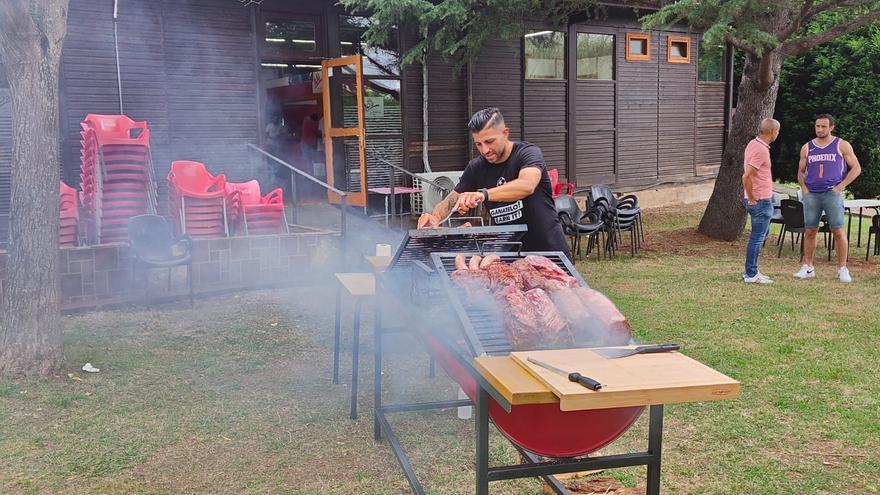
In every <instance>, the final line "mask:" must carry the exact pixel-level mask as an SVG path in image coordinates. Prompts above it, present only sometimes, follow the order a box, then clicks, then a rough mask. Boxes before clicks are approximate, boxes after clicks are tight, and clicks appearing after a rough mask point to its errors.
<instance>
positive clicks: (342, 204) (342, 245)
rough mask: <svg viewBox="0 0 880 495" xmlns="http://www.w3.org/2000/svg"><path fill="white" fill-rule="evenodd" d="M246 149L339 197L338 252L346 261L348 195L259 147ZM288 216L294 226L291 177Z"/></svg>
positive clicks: (295, 218)
mask: <svg viewBox="0 0 880 495" xmlns="http://www.w3.org/2000/svg"><path fill="white" fill-rule="evenodd" d="M247 148H248V150H253V151H256V152H258V153H260V154H262V155H263V156H265V157H266V158H269V159H270V160H272V161H274V162H275V163H276V164H279V165H283V166H285V167H287V169H288V170H290V171H291V172H295V173H296V174H298V175H300V176H302V177H305V178H306V179H308V180H310V181H312V182H314V183H315V184H318V185H319V186H321V187H323V188H324V189H326V190H328V191H331V192H333V193H335V194H338V195H339V217H340V223H339V236H340V240H339V250H340V252H341V253H342V254H343V257H342V258H343V260H348V258H349V257H348V256H345V249H346V242H345V241H346V233H347V231H348V229H347V228H346V225H345V224H346V221H345V210H346V209H347V208H348V193H347V192H345V191H342V190H339V189H336V188H335V187H333V186H331V185H330V184H327V183H326V182H324V181H322V180H321V179H318V178H317V177H315V176H313V175H310V174H307V173H306V172H303V171H302V170H300V169H298V168H296V167H294V166H293V165H291V164H289V163H287V162H286V161H284V160H282V159H281V158H278V157H277V156H275V155H273V154H271V153H269V152H267V151H266V150H264V149H262V148H260V147H257V146H254V145H253V144H251V143H248V145H247ZM290 216H291V217H292V218H291V221H292V222H293V223H294V224H296V222H297V220H298V215H297V211H296V177H294V176H293V175H291V176H290ZM285 223H287V219H286V218H285ZM343 263H345V264H347V261H343Z"/></svg>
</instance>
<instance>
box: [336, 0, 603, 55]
mask: <svg viewBox="0 0 880 495" xmlns="http://www.w3.org/2000/svg"><path fill="white" fill-rule="evenodd" d="M339 3H340V4H341V5H342V6H343V7H345V8H346V9H348V10H350V11H351V12H353V13H355V14H361V15H368V16H369V17H370V21H371V23H370V28H369V29H368V30H367V31H366V33H365V34H364V38H365V40H366V41H367V42H368V43H373V44H382V43H385V42H386V41H387V40H388V39H390V37H391V36H392V35H393V32H394V30H395V29H396V27H397V26H405V27H406V28H407V29H410V30H412V32H413V33H418V34H419V35H418V36H416V37H415V38H417V40H418V41H417V42H416V43H415V44H414V45H413V46H412V47H410V49H409V50H408V51H407V52H406V53H404V54H403V56H402V57H401V63H402V64H404V65H405V64H409V63H412V62H420V61H422V60H423V59H424V55H425V53H426V51H430V52H433V53H440V54H442V55H444V56H447V57H449V58H454V59H458V60H459V61H465V60H472V59H473V58H474V57H476V55H477V54H478V53H479V51H480V48H481V47H482V45H483V43H485V42H486V41H488V40H492V39H511V38H516V37H519V36H522V35H523V34H524V33H525V32H526V25H525V20H526V19H529V18H536V19H541V20H545V19H548V18H549V19H550V20H551V21H552V23H553V24H555V25H557V26H564V25H565V23H566V21H567V19H568V16H569V15H570V14H572V13H574V12H584V11H587V10H588V9H589V8H590V7H592V6H594V5H595V3H596V2H595V0H491V1H486V2H482V1H475V0H438V1H428V0H340V2H339ZM601 12H602V10H601V9H597V14H601ZM424 33H430V36H427V37H425V36H423V34H424Z"/></svg>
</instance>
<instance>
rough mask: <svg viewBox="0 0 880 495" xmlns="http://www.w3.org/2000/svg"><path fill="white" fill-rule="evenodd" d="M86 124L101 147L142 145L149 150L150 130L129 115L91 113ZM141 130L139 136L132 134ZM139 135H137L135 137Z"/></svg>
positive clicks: (86, 119) (144, 123) (143, 123)
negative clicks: (136, 130)
mask: <svg viewBox="0 0 880 495" xmlns="http://www.w3.org/2000/svg"><path fill="white" fill-rule="evenodd" d="M85 123H86V124H88V125H89V127H90V128H91V129H92V130H93V131H94V133H95V137H96V139H97V141H98V144H99V145H101V146H105V145H112V144H121V145H127V146H131V145H141V146H145V147H147V148H149V146H150V129H149V128H148V127H147V123H146V122H135V121H133V120H131V119H130V118H129V117H128V116H127V115H99V114H93V113H90V114H88V115H86V118H85ZM135 129H140V131H139V134H138V133H137V132H132V131H133V130H135ZM135 134H137V135H135Z"/></svg>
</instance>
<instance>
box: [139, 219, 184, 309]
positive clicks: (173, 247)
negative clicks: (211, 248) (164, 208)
mask: <svg viewBox="0 0 880 495" xmlns="http://www.w3.org/2000/svg"><path fill="white" fill-rule="evenodd" d="M128 242H129V246H130V248H131V257H132V270H131V278H132V280H134V278H135V273H136V272H137V271H138V269H140V270H141V272H142V274H143V277H144V295H146V294H147V288H148V285H149V284H148V279H147V271H148V270H150V269H154V268H167V269H168V289H169V290H170V289H171V269H172V268H174V267H176V266H182V265H186V278H187V283H188V284H189V304H190V306H192V304H193V277H192V239H190V237H189V236H187V235H182V236H179V237H176V236H175V235H174V234H173V233H172V232H171V226H170V225H168V222H166V221H165V219H164V218H162V217H160V216H159V215H138V216H135V217H131V218H130V219H129V220H128Z"/></svg>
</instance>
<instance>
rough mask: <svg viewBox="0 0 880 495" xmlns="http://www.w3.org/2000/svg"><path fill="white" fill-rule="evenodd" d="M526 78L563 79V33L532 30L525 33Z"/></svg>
mask: <svg viewBox="0 0 880 495" xmlns="http://www.w3.org/2000/svg"><path fill="white" fill-rule="evenodd" d="M525 52H526V73H525V78H526V79H540V80H557V81H558V80H562V79H565V35H564V34H562V33H561V32H558V31H533V32H531V33H526V35H525Z"/></svg>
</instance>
